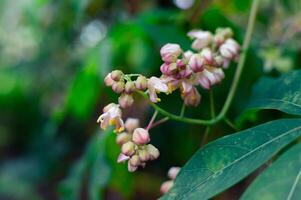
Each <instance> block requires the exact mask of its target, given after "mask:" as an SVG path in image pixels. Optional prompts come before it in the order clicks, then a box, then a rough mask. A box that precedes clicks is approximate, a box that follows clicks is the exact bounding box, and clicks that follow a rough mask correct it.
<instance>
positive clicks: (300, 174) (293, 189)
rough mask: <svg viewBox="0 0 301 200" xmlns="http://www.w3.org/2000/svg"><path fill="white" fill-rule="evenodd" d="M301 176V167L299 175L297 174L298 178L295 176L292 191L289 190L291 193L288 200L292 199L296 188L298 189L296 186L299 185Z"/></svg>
mask: <svg viewBox="0 0 301 200" xmlns="http://www.w3.org/2000/svg"><path fill="white" fill-rule="evenodd" d="M300 177H301V168H300V170H299V173H298V175H297V176H296V178H295V181H294V183H293V185H292V188H291V190H290V192H289V194H288V196H287V198H286V200H291V199H292V197H293V194H294V192H295V189H296V186H297V184H298V182H299V179H300Z"/></svg>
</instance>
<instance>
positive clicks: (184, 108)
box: [180, 103, 186, 117]
mask: <svg viewBox="0 0 301 200" xmlns="http://www.w3.org/2000/svg"><path fill="white" fill-rule="evenodd" d="M185 110H186V105H185V103H183V105H182V108H181V113H180V117H184V114H185Z"/></svg>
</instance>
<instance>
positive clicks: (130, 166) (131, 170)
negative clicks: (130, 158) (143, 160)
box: [128, 162, 138, 172]
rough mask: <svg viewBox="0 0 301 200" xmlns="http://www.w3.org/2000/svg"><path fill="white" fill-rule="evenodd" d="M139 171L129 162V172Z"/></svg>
mask: <svg viewBox="0 0 301 200" xmlns="http://www.w3.org/2000/svg"><path fill="white" fill-rule="evenodd" d="M137 169H138V167H136V166H133V165H131V163H130V162H128V171H129V172H134V171H136V170H137Z"/></svg>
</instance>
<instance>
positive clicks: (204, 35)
mask: <svg viewBox="0 0 301 200" xmlns="http://www.w3.org/2000/svg"><path fill="white" fill-rule="evenodd" d="M188 36H190V37H191V38H194V39H195V40H194V41H193V43H192V45H191V47H192V48H193V49H195V50H197V51H199V50H201V49H202V48H204V47H207V46H208V45H209V44H210V43H211V42H212V40H213V36H212V34H211V33H210V32H209V31H202V30H192V31H190V32H189V33H188Z"/></svg>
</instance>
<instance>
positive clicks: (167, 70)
mask: <svg viewBox="0 0 301 200" xmlns="http://www.w3.org/2000/svg"><path fill="white" fill-rule="evenodd" d="M177 70H178V67H177V64H176V63H170V64H166V63H163V64H162V65H161V67H160V71H161V72H162V74H165V75H167V76H170V75H173V74H175V73H176V72H177Z"/></svg>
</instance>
